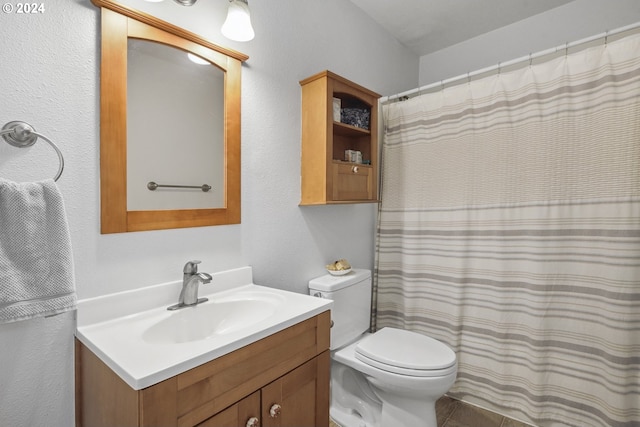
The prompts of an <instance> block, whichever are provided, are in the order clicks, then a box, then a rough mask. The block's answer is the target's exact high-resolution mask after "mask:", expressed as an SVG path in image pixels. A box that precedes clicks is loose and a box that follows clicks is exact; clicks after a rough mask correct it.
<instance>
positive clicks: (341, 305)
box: [309, 268, 371, 350]
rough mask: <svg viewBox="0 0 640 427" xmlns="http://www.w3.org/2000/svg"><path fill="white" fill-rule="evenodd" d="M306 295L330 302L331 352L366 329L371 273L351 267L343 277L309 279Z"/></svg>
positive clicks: (368, 319)
mask: <svg viewBox="0 0 640 427" xmlns="http://www.w3.org/2000/svg"><path fill="white" fill-rule="evenodd" d="M309 295H312V296H317V297H321V298H327V299H330V300H332V301H333V307H332V308H331V321H332V326H331V346H330V348H331V350H335V349H338V348H340V347H342V346H344V345H345V344H348V343H350V342H351V341H353V340H354V339H355V338H357V337H359V336H360V335H362V334H363V333H364V332H366V331H368V330H369V323H370V319H371V271H369V270H363V269H357V268H354V269H353V270H351V272H350V273H348V274H345V275H344V276H332V275H330V274H327V275H325V276H321V277H318V278H316V279H313V280H310V281H309Z"/></svg>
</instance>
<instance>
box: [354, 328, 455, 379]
mask: <svg viewBox="0 0 640 427" xmlns="http://www.w3.org/2000/svg"><path fill="white" fill-rule="evenodd" d="M355 355H356V358H357V359H358V360H360V361H361V362H364V363H367V364H369V365H371V366H375V367H377V368H380V369H383V370H386V371H389V372H395V373H398V374H403V375H413V376H437V375H445V374H446V373H448V371H450V370H451V369H455V363H456V354H455V353H454V352H453V350H451V349H450V348H449V347H447V346H446V345H444V344H443V343H441V342H440V341H438V340H435V339H433V338H429V337H427V336H425V335H421V334H418V333H417V332H412V331H405V330H402V329H395V328H383V329H380V330H379V331H378V332H376V333H374V334H371V335H369V336H367V337H365V338H363V339H362V340H361V341H360V342H359V343H358V345H357V346H356V354H355ZM443 371H447V372H443Z"/></svg>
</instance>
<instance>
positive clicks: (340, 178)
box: [333, 163, 373, 201]
mask: <svg viewBox="0 0 640 427" xmlns="http://www.w3.org/2000/svg"><path fill="white" fill-rule="evenodd" d="M333 200H336V201H339V200H373V172H372V169H371V167H370V166H366V165H360V164H356V163H347V164H341V163H334V164H333Z"/></svg>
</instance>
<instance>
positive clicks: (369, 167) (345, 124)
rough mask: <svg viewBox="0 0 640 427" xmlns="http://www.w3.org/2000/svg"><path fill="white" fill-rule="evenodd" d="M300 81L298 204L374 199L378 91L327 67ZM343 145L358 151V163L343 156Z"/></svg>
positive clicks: (375, 198) (375, 189)
mask: <svg viewBox="0 0 640 427" xmlns="http://www.w3.org/2000/svg"><path fill="white" fill-rule="evenodd" d="M300 86H301V87H302V166H301V171H302V177H301V181H302V189H301V201H300V205H324V204H336V203H371V202H378V180H377V176H378V174H377V172H378V99H379V98H380V95H379V94H377V93H375V92H373V91H371V90H369V89H366V88H364V87H362V86H360V85H358V84H356V83H354V82H352V81H349V80H347V79H345V78H344V77H340V76H338V75H337V74H334V73H332V72H331V71H323V72H321V73H318V74H315V75H313V76H311V77H309V78H307V79H304V80H302V81H301V82H300ZM336 100H339V102H338V101H336ZM338 104H339V108H340V120H339V121H338V120H336V119H337V118H338V117H337V116H338V115H337V112H336V106H337V105H338ZM348 150H351V151H354V152H360V153H361V155H358V157H357V158H358V160H360V157H361V158H362V163H355V162H348V161H345V152H347V151H348Z"/></svg>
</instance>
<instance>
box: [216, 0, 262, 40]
mask: <svg viewBox="0 0 640 427" xmlns="http://www.w3.org/2000/svg"><path fill="white" fill-rule="evenodd" d="M220 31H221V32H222V35H223V36H225V37H226V38H228V39H230V40H235V41H237V42H246V41H249V40H252V39H253V37H254V36H255V33H254V31H253V27H252V26H251V15H250V14H249V3H248V2H247V1H246V0H231V1H230V2H229V11H228V12H227V19H226V20H225V21H224V24H222V28H221V29H220Z"/></svg>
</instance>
